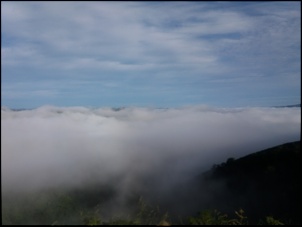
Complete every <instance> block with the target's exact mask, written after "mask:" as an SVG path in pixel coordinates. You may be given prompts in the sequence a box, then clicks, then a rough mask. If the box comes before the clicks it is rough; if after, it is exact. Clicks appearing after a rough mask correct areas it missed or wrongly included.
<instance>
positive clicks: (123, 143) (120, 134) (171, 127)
mask: <svg viewBox="0 0 302 227" xmlns="http://www.w3.org/2000/svg"><path fill="white" fill-rule="evenodd" d="M300 126H301V109H300V108H242V109H217V108H210V107H206V106H204V107H202V106H200V107H198V106H197V107H187V108H181V109H145V108H125V109H121V110H119V111H114V110H112V109H110V108H100V109H88V108H84V107H70V108H59V107H53V106H44V107H41V108H38V109H34V110H26V111H11V110H9V109H6V108H2V109H1V132H2V133H1V154H2V157H1V158H2V159H1V161H2V190H3V191H4V192H7V191H8V190H12V189H14V190H17V191H18V190H21V191H22V190H30V189H32V190H37V189H40V188H45V187H46V188H47V187H62V186H64V187H72V186H85V185H86V184H87V183H89V182H90V180H91V178H94V180H95V181H102V182H107V181H108V180H109V179H112V178H114V177H117V176H123V178H122V179H124V181H121V182H120V184H121V188H125V189H127V190H129V189H131V190H132V189H133V190H135V189H139V188H135V187H134V185H137V187H141V185H140V184H139V181H140V179H142V178H144V177H152V176H153V177H155V179H156V182H157V184H156V185H157V186H158V187H159V188H160V187H171V185H172V186H173V184H174V183H179V182H180V181H182V180H186V179H188V178H191V177H194V176H195V174H199V173H201V172H202V171H203V170H206V169H207V168H210V167H211V166H212V164H214V163H219V162H222V161H225V159H226V158H228V157H230V156H233V157H235V158H238V157H240V156H243V155H246V154H248V153H250V152H255V151H258V150H261V149H264V148H268V147H271V146H275V145H278V144H282V143H285V142H290V141H294V140H299V138H300V134H301V128H300ZM166 178H168V179H170V180H169V181H166V180H164V179H166ZM132 187H134V188H132ZM154 187H155V186H154ZM156 188H157V187H155V189H154V190H156ZM123 193H125V192H123Z"/></svg>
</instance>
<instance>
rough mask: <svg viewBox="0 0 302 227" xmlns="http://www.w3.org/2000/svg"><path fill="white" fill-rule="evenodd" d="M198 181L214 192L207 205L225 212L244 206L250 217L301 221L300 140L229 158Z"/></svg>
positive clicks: (203, 188) (209, 191) (252, 219)
mask: <svg viewBox="0 0 302 227" xmlns="http://www.w3.org/2000/svg"><path fill="white" fill-rule="evenodd" d="M199 181H200V182H202V183H201V184H200V187H202V190H206V191H207V192H208V193H209V194H212V195H213V200H212V201H211V200H210V201H211V202H210V203H209V204H208V208H213V209H214V208H215V209H219V210H221V211H224V212H229V211H231V210H238V209H239V208H242V209H244V210H245V212H246V214H247V216H248V217H249V219H250V220H251V221H257V220H259V219H260V218H261V217H265V216H273V217H276V218H277V219H279V220H282V221H283V222H285V223H291V224H298V223H300V141H297V142H292V143H286V144H283V145H280V146H277V147H273V148H270V149H266V150H263V151H260V152H256V153H253V154H251V155H248V156H245V157H243V158H239V159H237V160H235V159H233V158H229V159H228V160H227V161H226V162H225V163H222V164H220V165H214V166H213V168H212V170H210V171H208V172H206V173H204V174H202V176H200V177H199Z"/></svg>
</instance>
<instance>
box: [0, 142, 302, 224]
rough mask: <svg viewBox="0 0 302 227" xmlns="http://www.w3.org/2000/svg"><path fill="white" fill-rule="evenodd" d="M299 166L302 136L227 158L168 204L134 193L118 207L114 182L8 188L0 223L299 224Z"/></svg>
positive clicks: (179, 190)
mask: <svg viewBox="0 0 302 227" xmlns="http://www.w3.org/2000/svg"><path fill="white" fill-rule="evenodd" d="M299 166H300V141H298V142H293V143H287V144H284V145H281V146H277V147H274V148H270V149H267V150H264V151H260V152H257V153H253V154H251V155H248V156H245V157H243V158H239V159H237V160H235V159H233V158H229V159H228V160H227V161H226V162H225V163H222V164H219V165H214V166H213V168H212V169H211V170H209V171H208V172H205V173H203V174H201V175H200V176H198V177H197V178H195V179H194V180H193V183H188V185H185V186H183V187H179V188H178V189H177V190H175V193H174V191H173V192H171V194H172V198H173V205H170V206H165V205H164V203H161V201H153V203H152V204H150V203H149V201H148V198H146V200H145V198H141V197H140V195H139V194H136V193H133V194H132V195H130V196H129V195H128V196H127V197H126V198H125V199H124V201H123V204H126V206H125V207H126V208H121V209H119V204H120V203H118V202H117V201H118V200H117V199H116V198H117V197H118V195H117V193H118V190H117V188H115V187H114V184H112V185H103V184H93V185H87V186H86V187H85V188H73V189H70V188H69V189H65V190H62V189H60V190H57V189H49V190H44V191H39V192H34V193H25V194H20V193H16V194H14V193H13V192H11V193H10V194H6V195H3V194H2V224H53V225H56V224H59V225H61V224H85V225H98V224H156V225H157V224H162V225H165V224H166V225H167V224H169V223H171V224H214V225H217V224H227V225H231V224H235V225H238V224H282V223H285V224H300V167H299ZM156 204H157V205H158V204H159V206H156ZM192 204H193V205H192ZM192 207H193V208H192ZM170 208H171V209H172V210H173V208H174V211H172V212H171V213H170ZM176 208H178V209H176ZM186 209H187V210H189V211H190V212H189V215H187V214H186V215H183V213H182V214H180V213H177V211H178V210H186ZM198 211H200V212H199V213H198Z"/></svg>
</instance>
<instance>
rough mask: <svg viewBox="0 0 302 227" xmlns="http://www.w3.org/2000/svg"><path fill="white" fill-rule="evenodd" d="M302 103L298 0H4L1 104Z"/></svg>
mask: <svg viewBox="0 0 302 227" xmlns="http://www.w3.org/2000/svg"><path fill="white" fill-rule="evenodd" d="M299 103H301V4H300V2H299V1H297V2H288V1H284V2H179V1H177V2H86V1H85V2H84V1H82V2H23V1H18V2H13V1H12V2H11V1H1V105H2V106H7V107H10V108H36V107H39V106H43V105H53V106H85V107H103V106H108V107H119V106H140V107H180V106H190V105H210V106H218V107H244V106H251V107H253V106H254V107H255V106H279V105H292V104H299Z"/></svg>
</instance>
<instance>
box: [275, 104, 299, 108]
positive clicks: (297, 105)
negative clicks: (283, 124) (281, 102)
mask: <svg viewBox="0 0 302 227" xmlns="http://www.w3.org/2000/svg"><path fill="white" fill-rule="evenodd" d="M273 107H275V108H286V107H301V104H295V105H287V106H273Z"/></svg>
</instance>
